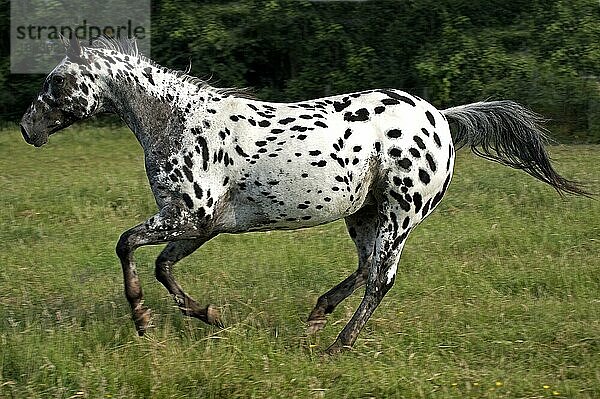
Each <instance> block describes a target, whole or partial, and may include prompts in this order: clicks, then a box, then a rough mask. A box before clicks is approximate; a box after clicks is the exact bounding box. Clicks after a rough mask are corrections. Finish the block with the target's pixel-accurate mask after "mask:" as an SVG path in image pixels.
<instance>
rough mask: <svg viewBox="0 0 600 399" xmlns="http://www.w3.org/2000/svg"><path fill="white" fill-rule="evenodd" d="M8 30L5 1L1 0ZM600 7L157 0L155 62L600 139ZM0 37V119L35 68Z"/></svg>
mask: <svg viewBox="0 0 600 399" xmlns="http://www.w3.org/2000/svg"><path fill="white" fill-rule="evenodd" d="M0 16H3V17H4V18H0V25H1V26H2V27H3V28H4V29H5V30H6V31H8V29H9V21H10V19H9V11H8V0H0ZM599 17H600V6H599V5H598V3H597V2H595V1H592V0H574V1H557V0H552V1H551V0H536V1H530V0H518V1H512V2H505V1H500V0H494V1H485V2H484V1H478V0H469V1H467V0H460V1H457V0H452V1H451V0H441V1H440V0H436V1H434V0H418V1H362V2H340V1H335V2H327V1H308V0H271V1H265V0H237V1H208V0H205V1H197V2H188V1H181V0H156V1H153V5H152V39H153V44H152V54H151V57H152V58H154V59H156V60H157V61H158V62H159V63H161V64H163V65H166V66H169V67H173V68H178V69H185V68H187V67H188V65H189V63H190V62H191V63H192V71H191V73H192V74H193V75H196V76H200V77H204V78H206V79H208V78H211V79H212V83H213V84H214V85H217V86H223V87H225V86H230V87H231V86H235V87H252V88H253V89H254V92H255V94H256V95H257V96H258V97H260V98H262V99H265V100H273V101H291V100H300V99H304V98H309V97H320V96H325V95H329V94H337V93H342V92H350V91H356V90H363V89H368V88H375V87H394V88H403V89H405V90H407V91H410V92H412V93H413V94H416V95H420V96H422V97H425V98H427V99H429V100H431V101H432V102H433V103H434V104H435V105H436V106H438V107H448V106H454V105H458V104H464V103H467V102H472V101H479V100H482V99H486V98H492V99H511V100H515V101H519V102H522V103H524V104H526V105H527V106H529V107H531V108H533V109H534V110H536V111H537V112H539V113H541V114H543V115H544V116H546V117H548V118H549V119H551V120H552V124H553V126H552V129H553V131H555V132H556V133H555V134H554V136H555V137H557V138H559V140H561V141H576V142H582V141H587V142H600V119H599V117H597V116H596V115H597V114H599V112H597V111H598V110H600V94H599V93H600V91H599V89H600V84H599V80H598V78H597V76H600V71H598V69H599V68H600V62H599V61H600V44H598V40H597V37H598V33H600V18H599ZM8 39H9V38H8V37H7V36H3V37H2V39H0V91H1V92H2V93H4V94H5V95H3V96H0V119H2V120H5V121H16V120H18V119H19V117H20V115H21V114H22V113H23V111H24V110H25V108H26V107H27V105H28V103H29V101H30V99H31V98H32V96H33V95H34V94H35V92H36V91H37V90H38V88H39V86H40V84H41V80H42V78H41V77H40V76H19V75H9V73H8V70H9V63H8V55H9V40H8Z"/></svg>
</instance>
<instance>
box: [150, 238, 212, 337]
mask: <svg viewBox="0 0 600 399" xmlns="http://www.w3.org/2000/svg"><path fill="white" fill-rule="evenodd" d="M206 241H208V239H205V238H202V239H197V240H183V241H173V242H170V243H169V244H167V246H166V247H165V249H163V251H162V252H161V253H160V255H158V258H156V269H155V272H156V278H157V280H158V281H160V282H161V283H162V284H163V285H164V286H165V288H166V289H167V290H168V291H169V293H170V294H171V295H172V296H173V299H174V300H175V302H176V303H177V306H179V309H180V310H181V312H182V313H183V314H184V315H186V316H191V317H195V318H197V319H200V320H202V321H203V322H205V323H208V324H211V325H218V326H221V325H222V324H221V321H220V317H219V311H218V310H217V309H216V308H215V307H214V306H212V305H207V306H205V307H202V306H200V305H199V304H198V302H196V301H195V300H194V299H193V298H192V297H190V296H189V295H188V294H186V293H185V291H184V290H183V288H181V286H180V285H179V284H178V283H177V281H176V280H175V277H173V273H172V268H173V266H174V265H175V263H177V262H179V261H180V260H181V259H183V258H185V257H186V256H188V255H190V254H192V253H193V252H194V251H195V250H197V249H198V248H200V246H201V245H202V244H204V243H205V242H206Z"/></svg>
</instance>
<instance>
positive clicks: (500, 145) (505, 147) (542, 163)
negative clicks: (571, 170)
mask: <svg viewBox="0 0 600 399" xmlns="http://www.w3.org/2000/svg"><path fill="white" fill-rule="evenodd" d="M442 113H443V114H444V115H445V116H446V117H447V118H448V122H449V123H450V126H451V129H452V130H453V132H452V136H453V139H454V144H455V146H456V147H458V148H460V147H462V146H464V145H468V146H470V147H471V150H472V151H473V152H474V153H475V154H476V155H479V156H480V157H483V158H486V159H489V160H492V161H495V162H499V163H501V164H503V165H507V166H510V167H511V168H515V169H522V170H523V171H525V172H527V173H528V174H530V175H531V176H533V177H535V178H536V179H539V180H541V181H543V182H545V183H548V184H549V185H551V186H552V187H554V189H556V191H558V193H559V194H561V195H562V194H563V193H570V194H576V195H584V196H588V197H589V196H590V193H588V192H587V191H585V190H584V189H583V188H582V187H581V186H580V185H579V184H578V183H577V182H574V181H571V180H567V179H565V178H564V177H562V176H561V175H559V174H558V173H557V172H556V171H555V170H554V168H553V167H552V165H551V164H550V157H549V156H548V153H547V152H546V149H545V148H544V146H545V145H546V144H547V143H548V137H547V136H546V130H545V129H544V128H543V127H542V126H541V123H542V122H543V121H544V120H543V119H542V118H541V117H540V116H539V115H537V114H535V113H534V112H532V111H530V110H528V109H527V108H525V107H523V106H521V105H519V104H517V103H515V102H513V101H491V102H478V103H473V104H468V105H461V106H459V107H454V108H448V109H446V110H443V111H442Z"/></svg>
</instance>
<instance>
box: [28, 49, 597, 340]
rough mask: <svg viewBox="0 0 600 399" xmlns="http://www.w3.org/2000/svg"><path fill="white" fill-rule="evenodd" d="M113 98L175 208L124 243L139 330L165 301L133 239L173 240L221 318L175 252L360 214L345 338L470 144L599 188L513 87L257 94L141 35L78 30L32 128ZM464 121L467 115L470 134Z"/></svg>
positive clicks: (316, 324) (81, 114)
mask: <svg viewBox="0 0 600 399" xmlns="http://www.w3.org/2000/svg"><path fill="white" fill-rule="evenodd" d="M101 112H112V113H116V114H117V115H119V116H120V117H121V119H123V121H124V122H125V123H126V124H127V126H129V128H130V129H131V130H132V131H133V133H134V134H135V136H136V137H137V139H138V141H139V142H140V144H141V146H142V148H143V150H144V155H145V164H146V171H147V175H148V180H149V182H150V186H151V188H152V192H153V193H154V196H155V198H156V202H157V204H158V208H159V212H158V213H157V214H156V215H154V216H152V217H150V218H149V219H148V220H147V221H145V222H144V223H141V224H139V225H137V226H135V227H133V228H131V229H130V230H128V231H126V232H125V233H123V234H122V236H121V238H120V239H119V242H118V244H117V248H116V251H117V254H118V256H119V259H120V260H121V264H122V267H123V275H124V280H125V293H126V296H127V300H128V301H129V304H130V306H131V311H132V314H133V320H134V321H135V326H136V328H137V331H138V333H139V334H140V335H141V334H143V333H144V332H145V331H146V329H147V327H148V323H149V320H150V311H149V310H148V309H147V308H146V307H144V306H143V300H142V288H141V286H140V281H139V279H138V276H137V273H136V267H135V263H134V259H133V252H134V251H135V249H136V248H138V247H140V246H143V245H152V244H161V243H167V246H166V247H165V248H164V250H163V251H162V252H161V253H160V255H159V256H158V258H157V260H156V277H157V279H158V280H159V281H160V282H161V283H162V284H164V286H165V287H166V288H167V289H168V290H169V292H170V293H171V294H172V296H173V298H174V299H175V301H176V302H177V305H178V306H179V308H180V309H181V311H182V312H183V313H184V314H185V315H188V316H193V317H196V318H199V319H200V320H202V321H204V322H206V323H209V324H213V325H215V324H216V325H218V324H220V320H219V313H218V311H217V309H216V308H215V307H213V306H211V305H209V306H204V307H203V306H200V305H199V304H198V303H197V302H196V301H195V300H194V299H192V298H191V297H190V296H189V295H187V294H186V293H185V292H184V290H183V289H182V288H181V286H180V285H179V284H178V283H177V282H176V281H175V279H174V277H173V275H172V272H171V271H172V268H173V266H174V265H175V263H176V262H177V261H179V260H181V259H182V258H184V257H185V256H187V255H189V254H191V253H192V252H194V251H195V250H196V249H198V248H199V247H200V246H201V245H202V244H204V243H205V242H206V241H208V240H210V239H211V238H213V237H215V236H216V235H218V234H220V233H242V232H247V231H259V230H274V229H296V228H300V227H309V226H315V225H319V224H323V223H328V222H331V221H333V220H336V219H340V218H344V219H345V221H346V225H347V227H348V232H349V234H350V237H351V238H352V240H353V241H354V243H355V244H356V248H357V251H358V269H357V270H356V271H355V272H354V273H352V274H351V275H350V276H349V277H348V278H346V279H345V280H344V281H342V282H341V283H340V284H338V285H337V286H336V287H334V288H332V289H331V290H330V291H328V292H327V293H325V294H324V295H322V296H321V297H320V298H319V299H318V302H317V304H316V306H315V307H314V309H313V310H312V312H311V313H310V316H309V318H308V326H309V327H308V328H309V331H311V332H315V331H318V330H320V329H321V328H323V326H324V325H325V322H326V315H327V314H328V313H331V312H332V311H333V310H334V309H335V307H336V306H337V305H338V304H339V303H340V302H341V301H342V300H344V299H345V298H346V297H347V296H348V295H350V294H351V293H352V292H353V291H354V290H355V289H356V288H358V287H361V286H362V285H365V284H366V289H365V294H364V298H363V300H362V302H361V304H360V306H359V307H358V309H357V310H356V312H355V313H354V316H353V317H352V319H351V320H350V321H349V322H348V324H347V325H346V326H345V327H344V329H343V330H342V331H341V333H340V334H339V336H338V338H337V340H336V341H335V342H334V343H333V345H332V346H331V347H330V351H332V352H335V351H338V350H340V349H341V348H343V347H347V346H351V345H352V344H353V343H354V342H355V340H356V338H357V335H358V334H359V332H360V330H361V329H362V327H363V326H364V325H365V323H366V322H367V320H368V319H369V317H370V316H371V314H372V313H373V311H374V310H375V308H377V306H378V305H379V303H380V301H381V300H382V298H383V297H384V295H385V294H386V292H387V291H388V290H389V289H390V288H391V287H392V285H393V283H394V279H395V276H396V270H397V264H398V261H399V259H400V254H401V252H402V248H403V247H404V244H405V242H406V239H407V237H408V235H409V234H410V232H411V231H412V230H413V229H414V228H415V227H416V226H417V225H418V224H419V223H420V222H421V221H422V220H423V219H425V218H426V217H427V216H428V215H429V214H430V213H431V212H432V211H433V209H434V208H435V207H436V206H437V205H438V204H439V202H440V200H441V199H442V197H443V195H444V193H445V192H446V189H447V188H448V185H449V184H450V179H451V177H452V170H453V167H454V147H455V145H469V146H471V148H472V149H473V150H474V151H475V152H476V153H477V154H478V155H481V156H484V157H486V158H489V159H493V160H495V161H498V162H500V163H503V164H505V165H508V166H511V167H513V168H518V169H522V170H524V171H525V172H527V173H529V174H530V175H532V176H533V177H535V178H537V179H539V180H541V181H543V182H545V183H548V184H550V185H551V186H552V187H554V188H555V189H556V190H557V191H559V192H567V193H574V194H585V192H584V191H583V190H582V189H581V188H579V187H578V186H577V185H576V184H574V183H573V182H571V181H569V180H566V179H564V178H563V177H561V176H560V175H558V174H557V173H556V171H555V170H554V169H553V168H552V166H551V165H550V161H549V158H548V156H547V154H546V151H545V150H544V143H545V136H544V133H543V130H542V129H541V128H540V127H539V124H538V123H539V118H538V117H537V116H536V115H535V114H533V113H531V112H530V111H528V110H526V109H525V108H523V107H521V106H519V105H518V104H516V103H514V102H510V101H496V102H480V103H475V104H470V105H463V106H459V107H455V108H450V109H446V110H443V111H438V110H436V109H435V108H434V107H433V106H431V105H430V104H428V103H427V102H425V101H423V100H422V99H420V98H418V97H416V96H413V95H410V94H408V93H405V92H402V91H399V90H394V89H385V90H368V91H362V92H357V93H352V94H343V95H338V96H332V97H326V98H320V99H316V100H308V101H302V102H297V103H271V102H263V101H257V100H254V99H250V98H248V96H244V95H241V94H240V93H239V92H236V91H235V90H226V89H217V88H214V87H211V86H209V85H208V84H206V83H205V82H203V81H200V80H199V79H196V78H193V77H191V76H189V75H187V74H185V73H183V72H175V71H172V70H169V69H167V68H164V67H161V66H159V65H158V64H156V63H154V62H152V61H151V60H150V59H148V58H146V57H144V56H142V55H140V54H138V51H137V47H136V45H135V42H133V41H120V42H117V41H112V40H106V39H105V40H100V41H98V42H97V43H96V44H95V45H93V46H90V47H82V46H81V45H80V44H79V43H78V42H77V41H75V40H71V41H70V43H69V44H67V55H66V57H65V58H64V60H63V61H62V62H61V63H60V64H59V65H58V66H57V67H56V68H55V69H54V70H53V71H52V72H51V73H50V74H49V75H48V77H47V78H46V80H45V82H44V85H43V88H42V90H41V92H40V93H39V95H38V97H37V98H36V99H35V100H34V102H33V104H32V105H31V106H30V108H29V109H28V111H27V113H26V114H25V115H24V116H23V119H22V122H21V132H22V134H23V137H24V138H25V141H27V142H28V143H30V144H33V145H34V146H36V147H39V146H41V145H43V144H45V143H46V142H47V141H48V136H49V135H51V134H53V133H55V132H57V131H59V130H61V129H63V128H65V127H67V126H69V125H70V124H72V123H74V122H76V121H79V120H82V119H85V118H88V117H90V116H92V115H95V114H98V113H101ZM448 122H451V123H453V126H455V127H456V131H455V134H454V140H453V139H452V136H451V135H450V129H449V124H448Z"/></svg>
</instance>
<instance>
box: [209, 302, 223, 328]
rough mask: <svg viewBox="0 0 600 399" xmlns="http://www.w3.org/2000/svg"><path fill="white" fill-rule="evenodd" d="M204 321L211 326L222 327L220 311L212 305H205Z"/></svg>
mask: <svg viewBox="0 0 600 399" xmlns="http://www.w3.org/2000/svg"><path fill="white" fill-rule="evenodd" d="M206 322H207V323H208V324H210V325H211V326H217V327H219V328H223V322H222V321H221V312H219V309H217V307H216V306H214V305H208V306H207V307H206Z"/></svg>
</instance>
